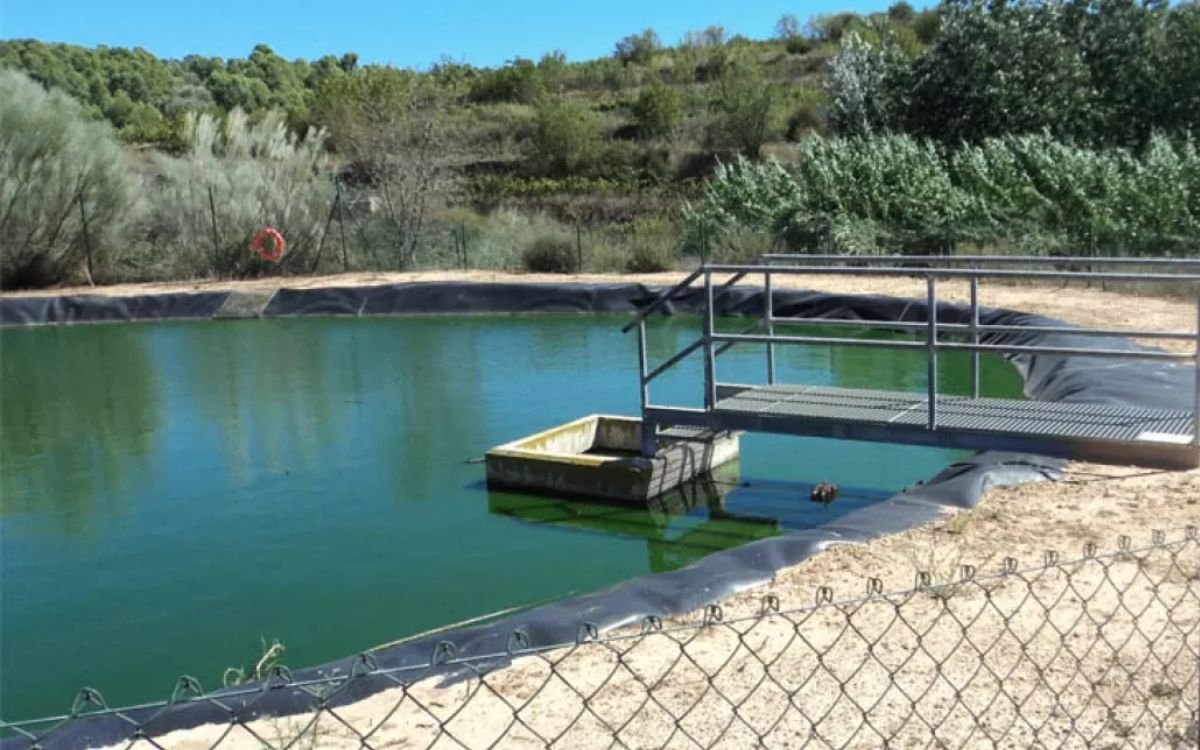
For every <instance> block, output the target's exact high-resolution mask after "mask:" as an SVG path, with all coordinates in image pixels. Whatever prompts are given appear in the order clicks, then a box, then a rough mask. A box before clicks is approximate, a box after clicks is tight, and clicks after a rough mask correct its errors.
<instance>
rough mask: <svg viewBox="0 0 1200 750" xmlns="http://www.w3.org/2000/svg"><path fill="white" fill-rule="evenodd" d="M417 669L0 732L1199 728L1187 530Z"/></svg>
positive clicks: (596, 743)
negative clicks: (895, 586) (894, 586)
mask: <svg viewBox="0 0 1200 750" xmlns="http://www.w3.org/2000/svg"><path fill="white" fill-rule="evenodd" d="M432 651H433V653H432V658H431V659H430V660H429V661H428V662H427V663H424V664H421V665H418V666H403V667H394V668H383V667H381V666H380V664H379V663H378V662H377V660H376V657H375V656H374V655H372V654H364V655H360V656H358V657H356V658H355V659H353V660H350V661H348V662H347V663H346V664H345V665H344V669H340V670H334V673H331V674H325V675H319V676H317V677H311V678H304V679H297V678H294V677H293V676H292V675H291V674H290V673H289V672H288V671H287V670H286V669H285V668H282V667H280V668H276V669H274V670H273V671H272V673H271V675H270V676H269V678H268V679H266V680H265V681H264V682H262V683H261V684H256V685H252V686H243V687H238V688H233V689H227V690H223V691H219V692H217V693H209V694H205V693H203V692H202V691H201V690H200V686H199V685H198V684H197V683H196V682H195V680H192V679H191V678H186V677H185V678H182V679H181V680H180V682H179V685H178V686H177V688H176V691H175V693H174V695H173V696H172V697H171V699H170V700H168V701H164V702H161V703H156V704H148V705H143V706H137V707H132V708H127V709H121V710H116V709H110V708H107V707H106V706H105V705H104V702H103V699H102V697H101V696H100V695H99V694H98V693H96V692H95V691H91V690H84V691H82V692H81V693H80V695H79V697H78V698H77V700H76V704H75V706H74V707H73V709H72V711H71V713H70V714H69V715H66V716H59V717H54V718H51V719H45V720H39V721H28V722H17V723H6V724H3V725H0V728H2V729H3V730H4V731H5V732H6V734H7V735H8V737H9V739H8V740H7V741H6V747H22V748H26V747H34V748H58V747H99V746H106V747H121V748H139V749H140V748H151V747H154V748H180V749H181V750H182V749H184V748H187V749H188V750H193V749H196V750H198V749H201V748H221V750H238V749H240V748H247V749H248V748H279V749H280V750H282V749H283V748H317V747H320V748H380V749H382V748H438V749H441V748H468V749H471V750H474V749H476V748H544V747H552V748H593V747H594V748H750V747H765V748H877V747H896V748H901V747H902V748H976V747H978V748H998V747H1003V748H1033V747H1036V748H1106V749H1107V748H1125V747H1133V748H1193V747H1197V742H1198V734H1197V733H1198V729H1197V726H1198V716H1200V671H1198V669H1200V540H1198V538H1197V532H1196V529H1195V528H1194V527H1189V528H1187V529H1186V530H1184V531H1182V532H1179V533H1174V534H1170V535H1168V534H1164V533H1162V532H1155V533H1154V535H1153V538H1152V541H1151V543H1150V544H1149V545H1147V546H1143V547H1134V546H1133V545H1132V544H1131V542H1130V540H1129V539H1128V538H1125V537H1122V538H1121V539H1120V540H1118V545H1117V548H1116V549H1114V550H1112V551H1108V552H1103V553H1101V552H1099V551H1097V549H1096V548H1095V547H1094V546H1091V545H1089V546H1088V547H1087V548H1085V550H1084V552H1083V555H1082V556H1081V557H1078V558H1077V559H1072V560H1069V561H1064V560H1060V559H1059V556H1058V555H1057V554H1055V553H1053V552H1048V553H1046V554H1045V557H1044V559H1043V560H1042V561H1041V562H1040V563H1039V564H1038V565H1035V566H1032V567H1021V566H1020V565H1019V564H1018V562H1017V561H1016V560H1013V559H1005V560H1003V562H1002V563H1001V564H1000V566H999V569H998V570H995V571H982V570H980V571H976V570H975V569H973V568H971V567H969V566H966V567H961V568H958V569H956V570H954V571H949V570H946V571H924V572H920V573H918V574H917V580H916V586H915V587H913V588H911V589H908V590H905V591H896V592H890V593H887V592H884V591H883V586H882V584H881V582H880V581H879V580H878V579H871V580H869V581H867V582H866V591H865V593H864V594H863V595H861V596H858V597H856V598H850V599H835V597H834V592H833V591H832V590H830V589H828V588H821V589H818V590H817V592H816V601H815V602H814V603H812V604H811V605H809V606H803V607H798V608H785V607H784V606H783V602H781V601H780V599H779V598H778V597H777V596H776V595H774V594H768V595H767V596H765V597H763V598H762V599H761V600H760V601H759V602H758V604H757V611H755V612H753V613H749V614H744V615H739V616H736V617H734V616H729V617H726V616H725V613H724V612H723V610H722V608H721V607H720V606H716V605H713V606H710V607H708V608H707V609H706V610H705V611H704V613H703V616H702V617H697V618H695V620H694V621H689V622H682V623H671V624H668V623H664V622H663V621H661V620H659V619H658V618H648V619H647V620H646V621H645V622H643V623H642V624H641V625H640V627H629V628H625V629H620V630H616V631H613V632H610V633H606V634H603V635H601V634H599V633H598V632H597V630H596V628H595V627H593V626H591V625H588V624H584V625H583V626H582V627H581V628H580V632H579V638H578V640H577V641H576V642H574V643H569V644H557V645H553V646H538V645H535V644H532V643H530V639H529V637H528V635H527V634H526V633H524V632H523V631H521V630H517V631H515V632H514V633H513V634H512V638H511V639H510V642H509V648H508V650H507V651H506V652H505V653H497V654H491V655H488V656H484V657H479V656H473V657H470V658H461V657H460V656H459V655H458V654H457V653H456V651H455V646H454V645H453V643H451V642H450V641H444V642H441V643H439V644H437V646H436V647H435V648H433V649H432Z"/></svg>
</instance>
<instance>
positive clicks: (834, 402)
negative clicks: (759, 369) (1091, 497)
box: [647, 385, 1195, 465]
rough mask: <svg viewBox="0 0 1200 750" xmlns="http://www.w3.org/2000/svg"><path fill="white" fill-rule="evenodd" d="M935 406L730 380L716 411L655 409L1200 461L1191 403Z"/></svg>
mask: <svg viewBox="0 0 1200 750" xmlns="http://www.w3.org/2000/svg"><path fill="white" fill-rule="evenodd" d="M926 405H927V397H926V395H925V394H923V393H903V392H897V391H878V390H867V389H849V388H833V387H825V386H789V385H775V386H753V387H751V386H732V385H721V386H718V389H717V402H716V405H715V407H714V408H713V409H712V410H711V411H703V410H693V409H675V408H669V407H657V406H649V407H648V408H647V415H648V416H649V417H650V418H651V419H653V420H654V421H656V422H658V423H659V424H691V425H695V426H707V427H709V428H712V429H741V430H753V431H764V432H776V433H784V434H790V435H805V436H813V437H838V438H845V439H850V440H874V441H880V440H883V441H888V442H901V443H908V444H915V445H936V446H944V447H960V448H970V449H976V450H985V449H999V450H1015V451H1028V452H1035V453H1041V454H1048V455H1061V456H1066V457H1072V458H1085V459H1092V460H1109V461H1112V460H1116V461H1119V462H1121V463H1139V462H1150V463H1154V464H1163V465H1173V464H1176V463H1181V464H1194V462H1195V457H1194V452H1195V451H1194V447H1193V446H1191V445H1190V443H1191V440H1192V430H1193V427H1192V425H1193V424H1194V421H1193V416H1192V413H1191V412H1190V411H1170V410H1158V409H1144V408H1134V407H1122V406H1105V405H1097V404H1073V403H1062V402H1043V401H1018V400H1013V399H998V398H969V397H966V396H950V395H939V396H938V400H937V427H936V429H935V430H930V429H929V428H928V426H927V424H926V420H927V418H928V417H927V409H926Z"/></svg>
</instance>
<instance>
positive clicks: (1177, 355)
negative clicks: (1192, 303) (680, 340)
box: [622, 254, 1200, 456]
mask: <svg viewBox="0 0 1200 750" xmlns="http://www.w3.org/2000/svg"><path fill="white" fill-rule="evenodd" d="M923 262H928V263H930V264H933V265H932V267H929V266H913V265H896V264H913V263H923ZM781 263H782V264H781ZM889 264H890V265H889ZM1021 264H1025V265H1030V266H1034V267H1035V268H1034V269H1029V268H1025V269H1019V268H1011V267H1010V266H1014V265H1021ZM1064 264H1079V265H1085V266H1096V267H1109V268H1114V269H1116V270H1115V271H1109V272H1105V271H1090V270H1063V269H1055V270H1044V269H1039V268H1036V267H1038V266H1042V267H1045V266H1054V265H1064ZM963 265H970V266H971V267H969V268H963V267H961V266H963ZM954 266H957V267H954ZM988 266H990V267H988ZM1138 266H1145V267H1148V268H1150V269H1152V270H1150V271H1140V272H1139V271H1132V270H1131V271H1125V270H1122V269H1127V268H1131V267H1138ZM1168 269H1181V270H1182V271H1184V272H1179V271H1176V272H1164V271H1167V270H1168ZM1192 269H1197V270H1200V259H1192V258H1086V257H1078V256H1064V257H1058V258H1055V257H1038V258H1018V257H1013V256H988V255H980V256H940V255H938V256H933V255H901V256H897V255H892V256H832V255H811V256H795V255H785V254H770V255H764V256H762V257H760V258H759V259H758V260H757V261H756V262H755V263H753V264H736V263H734V264H707V263H706V264H702V265H701V266H700V267H699V268H697V269H696V270H695V271H693V272H692V273H690V274H688V276H687V277H686V278H684V279H683V280H682V281H681V282H679V283H678V284H676V285H675V286H673V287H671V288H670V289H667V290H665V291H663V292H661V293H660V294H659V295H658V296H657V297H656V298H655V299H654V301H653V302H651V303H650V305H648V306H647V307H645V308H643V309H642V310H641V311H639V313H638V315H637V316H636V317H635V318H634V319H633V320H632V321H630V322H629V323H628V324H626V325H625V326H624V328H622V331H629V330H630V329H632V328H633V327H635V326H637V327H638V340H639V357H640V360H641V361H640V364H641V368H640V369H641V392H642V399H641V401H642V415H643V425H642V451H643V455H647V456H649V455H653V449H654V445H655V442H654V440H655V438H654V435H655V430H656V429H657V425H655V424H653V423H652V422H653V420H652V419H651V420H647V414H648V411H647V410H648V409H651V408H652V407H651V406H650V401H649V395H648V390H647V388H648V386H649V383H650V382H651V381H652V380H654V379H656V378H657V377H659V376H660V375H662V374H663V373H664V372H666V371H667V370H669V369H671V368H672V367H674V366H676V365H677V364H679V362H681V361H682V360H683V359H685V358H686V357H688V356H690V355H692V354H693V353H695V352H696V351H698V350H703V352H704V360H705V362H704V379H705V383H704V388H705V391H704V392H705V410H708V411H711V410H713V409H715V408H717V404H716V400H717V397H716V393H717V388H718V387H719V386H720V385H721V384H720V383H718V382H717V376H716V367H715V365H716V359H717V358H718V357H719V356H720V355H721V354H723V353H724V352H726V351H728V350H729V349H730V348H732V347H734V346H736V345H738V344H743V343H750V344H763V345H765V346H766V348H767V382H768V384H769V385H774V383H775V373H774V356H773V355H774V349H773V347H774V346H775V345H776V344H796V345H807V344H819V345H825V346H831V345H832V346H853V347H878V348H886V349H905V350H910V351H914V350H925V351H926V352H927V356H928V360H929V361H928V367H927V369H928V373H927V380H928V382H927V387H928V390H929V393H928V397H927V399H926V402H927V405H926V409H927V416H928V420H927V422H928V428H929V429H930V430H936V429H938V414H937V412H938V400H939V398H940V397H939V395H938V388H937V382H938V378H937V374H938V353H939V352H941V351H959V352H968V353H970V355H971V388H970V391H971V397H972V398H979V397H980V393H979V391H980V387H979V370H980V355H981V354H984V353H996V354H1006V355H1026V354H1045V355H1051V356H1085V357H1099V358H1111V359H1140V360H1149V361H1159V362H1164V361H1165V362H1180V361H1191V362H1193V364H1194V366H1195V368H1196V376H1195V394H1194V404H1193V413H1192V418H1193V423H1194V424H1193V433H1192V445H1194V446H1196V447H1197V448H1200V297H1198V300H1197V301H1198V304H1197V327H1196V330H1195V331H1177V330H1148V329H1144V328H1141V329H1137V328H1130V329H1112V328H1102V329H1087V328H1074V327H1071V326H1066V325H1054V324H1050V325H1032V326H1019V325H1002V324H996V323H986V324H985V323H981V322H980V320H979V311H980V305H979V295H978V286H979V281H980V280H981V279H1013V278H1022V279H1059V280H1062V279H1068V280H1070V279H1088V280H1106V281H1125V282H1147V281H1151V282H1165V283H1181V282H1182V283H1187V284H1189V285H1192V284H1194V283H1195V282H1200V273H1188V272H1187V271H1191V270H1192ZM718 274H720V275H726V276H727V278H726V279H725V280H724V282H723V283H722V284H721V285H720V286H719V288H714V287H715V283H714V282H715V281H716V279H714V276H716V275H718ZM753 274H762V275H763V282H764V289H765V295H764V299H763V302H762V306H763V310H762V315H761V316H759V317H758V319H756V320H755V321H754V322H753V323H752V324H751V325H749V326H747V327H746V328H745V329H743V330H742V331H739V332H737V333H722V332H717V331H715V330H714V329H713V322H714V321H713V317H714V315H715V313H716V308H717V304H716V301H717V300H718V299H719V298H720V296H721V295H723V294H724V293H725V292H726V291H728V289H729V288H730V287H732V286H733V285H735V284H736V283H738V282H739V281H741V280H742V279H743V278H745V277H746V276H749V275H753ZM779 274H785V275H816V274H826V275H833V276H878V277H893V278H894V277H918V278H924V279H925V284H926V287H927V288H926V290H925V294H924V295H923V296H924V298H925V300H924V301H925V305H926V310H927V311H928V314H927V315H926V316H925V317H926V320H924V321H912V320H909V321H904V320H899V321H884V320H871V321H861V320H846V319H841V318H811V317H805V318H786V317H783V318H781V317H777V316H776V315H775V314H774V307H773V304H772V297H773V294H772V290H773V284H772V277H773V276H775V275H779ZM701 277H703V279H704V303H703V309H702V311H701V312H702V315H701V318H702V324H703V325H702V329H703V330H702V334H701V336H700V337H699V338H698V339H696V340H695V341H692V342H690V343H689V344H687V345H686V346H684V347H683V348H682V349H680V350H679V351H677V352H675V353H674V354H672V355H671V356H670V357H668V358H667V359H666V360H665V361H663V362H662V363H661V364H659V365H658V366H657V367H655V368H654V369H653V370H649V367H648V365H647V362H646V322H645V321H646V318H647V317H649V315H650V314H652V313H653V312H654V311H656V310H658V309H659V308H660V307H662V305H663V304H665V303H666V302H667V301H668V300H670V299H672V298H673V297H674V296H675V295H676V294H678V292H679V291H680V290H681V289H684V288H686V287H689V286H691V285H692V283H693V282H695V281H696V280H697V279H699V278H701ZM941 279H965V280H967V281H969V282H970V287H971V294H970V318H969V322H965V323H964V322H948V321H947V322H943V321H941V320H938V318H939V308H940V307H941V305H940V304H939V300H938V289H937V286H938V285H937V282H938V281H939V280H941ZM775 325H783V326H792V325H830V326H838V327H846V326H849V327H854V326H860V327H864V328H888V329H892V330H902V331H908V332H911V333H914V334H918V335H920V334H921V333H922V332H923V333H924V336H923V339H924V340H915V341H913V340H901V341H880V340H872V339H857V338H845V337H837V336H811V335H808V336H805V335H800V336H796V335H778V334H776V333H775V330H774V326H775ZM764 326H765V327H766V332H765V334H764V333H760V332H759V330H760V329H761V328H762V327H764ZM1007 333H1030V334H1075V335H1080V336H1087V337H1117V336H1120V337H1127V338H1134V339H1139V338H1140V339H1157V340H1175V341H1194V342H1195V346H1194V348H1193V350H1192V351H1190V352H1178V351H1162V350H1154V349H1143V348H1137V347H1132V348H1120V347H1112V348H1085V347H1082V346H1070V345H1062V344H1059V345H1057V346H1054V345H1044V344H1017V343H1011V344H1010V343H982V342H981V341H980V336H981V335H984V334H1007ZM963 336H965V337H966V340H965V341H963V340H962V339H961V338H960V337H963ZM944 337H949V340H947V338H944Z"/></svg>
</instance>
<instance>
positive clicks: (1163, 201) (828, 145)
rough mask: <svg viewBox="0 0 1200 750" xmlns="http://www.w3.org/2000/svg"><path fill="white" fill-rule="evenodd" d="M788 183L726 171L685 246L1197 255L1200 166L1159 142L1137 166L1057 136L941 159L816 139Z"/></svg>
mask: <svg viewBox="0 0 1200 750" xmlns="http://www.w3.org/2000/svg"><path fill="white" fill-rule="evenodd" d="M799 152H800V154H799V157H800V158H799V160H798V161H797V163H796V165H795V167H794V169H793V171H792V172H790V173H789V172H787V171H786V170H784V168H783V167H781V166H779V165H778V164H775V163H769V164H761V165H756V164H751V163H749V162H745V161H740V162H738V163H737V164H734V165H731V166H723V167H721V168H720V169H719V170H718V172H717V174H716V175H715V177H714V178H713V180H712V181H710V182H709V184H708V185H706V186H705V190H704V195H703V199H702V200H701V202H700V203H699V204H698V205H697V206H694V207H692V206H689V207H688V208H687V209H686V211H685V222H686V226H685V232H686V236H687V237H695V236H697V235H698V234H700V233H702V232H703V233H704V234H705V235H706V236H708V237H717V236H720V235H722V234H728V233H729V232H732V231H736V230H739V229H749V230H752V231H758V232H766V233H770V234H773V235H774V236H776V237H778V238H780V239H782V240H784V241H785V242H786V243H787V244H788V245H789V246H790V247H792V248H793V249H798V250H804V249H816V248H820V249H824V250H839V251H846V252H859V253H870V252H882V251H894V250H899V251H903V252H908V251H916V252H931V251H940V250H949V249H952V247H953V245H954V244H955V243H956V242H960V241H971V242H975V243H985V244H1003V245H1008V246H1013V247H1019V248H1027V249H1037V250H1040V251H1043V252H1057V251H1063V252H1076V253H1078V252H1083V253H1089V252H1098V253H1118V254H1161V253H1183V252H1194V250H1193V249H1192V248H1191V247H1190V244H1189V243H1191V242H1193V241H1194V238H1195V236H1197V234H1200V201H1197V200H1196V198H1195V196H1197V195H1200V155H1198V153H1197V148H1196V145H1195V144H1194V143H1193V142H1191V141H1187V142H1185V143H1183V144H1182V145H1173V144H1172V143H1171V142H1170V141H1169V140H1168V139H1166V138H1164V137H1156V138H1154V139H1153V140H1152V141H1151V144H1150V147H1149V148H1148V150H1147V151H1146V153H1145V154H1144V155H1143V156H1142V157H1140V158H1138V157H1135V156H1134V155H1133V154H1132V153H1131V152H1129V151H1126V150H1123V149H1107V150H1093V149H1086V148H1080V147H1077V146H1072V145H1068V144H1065V143H1062V142H1059V141H1056V140H1054V139H1053V138H1050V137H1049V136H1021V137H1008V138H1000V139H990V140H986V141H984V142H982V143H980V144H978V145H975V146H970V145H968V146H963V147H961V148H959V149H956V150H953V151H946V150H944V149H942V148H941V147H939V146H937V145H935V144H933V143H932V142H929V141H919V140H915V139H912V138H910V137H907V136H874V137H869V138H857V139H831V140H823V139H818V138H810V139H807V140H805V141H803V142H802V143H801V144H800V145H799Z"/></svg>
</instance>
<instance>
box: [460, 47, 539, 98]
mask: <svg viewBox="0 0 1200 750" xmlns="http://www.w3.org/2000/svg"><path fill="white" fill-rule="evenodd" d="M545 93H546V83H545V81H544V80H543V79H542V71H541V70H540V69H539V68H538V66H537V65H535V64H534V63H533V61H532V60H526V59H525V58H522V57H518V58H515V59H513V60H510V61H509V62H508V64H507V65H505V66H504V67H502V68H495V69H492V70H483V71H480V74H479V77H478V78H476V79H475V80H474V82H472V84H471V91H470V99H471V101H475V102H519V103H521V104H533V103H535V102H537V101H538V100H540V99H541V98H542V97H543V96H544V95H545Z"/></svg>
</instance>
